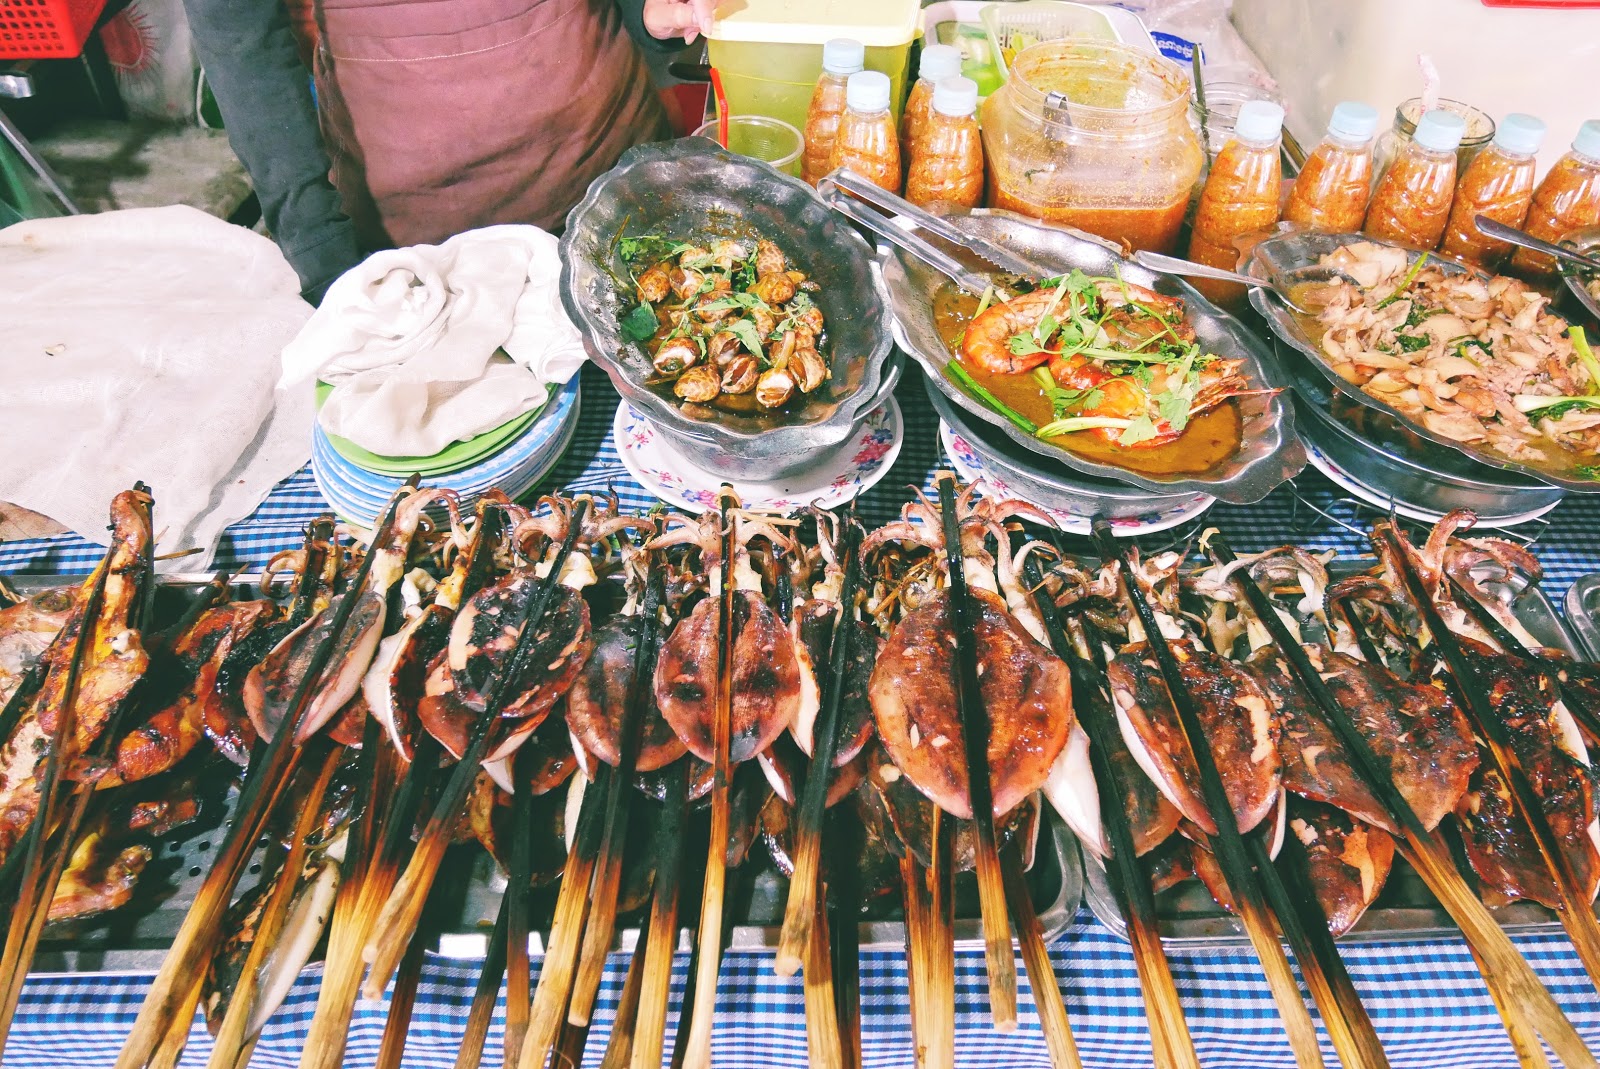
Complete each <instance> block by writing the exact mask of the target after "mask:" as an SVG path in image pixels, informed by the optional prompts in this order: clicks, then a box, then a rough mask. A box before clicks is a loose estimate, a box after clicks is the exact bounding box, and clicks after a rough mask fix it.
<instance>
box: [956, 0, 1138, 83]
mask: <svg viewBox="0 0 1600 1069" xmlns="http://www.w3.org/2000/svg"><path fill="white" fill-rule="evenodd" d="M979 18H981V19H982V20H983V26H984V29H985V30H987V31H988V32H989V44H990V45H991V46H993V48H994V53H995V55H996V56H998V57H999V59H1000V72H1001V74H1002V76H1003V75H1005V74H1006V72H1007V71H1008V70H1009V68H1010V66H1011V63H1012V61H1013V60H1014V59H1015V58H1016V55H1017V53H1018V52H1022V51H1024V50H1026V49H1028V48H1031V47H1032V46H1034V45H1036V44H1040V43H1042V42H1044V41H1062V40H1066V39H1067V38H1070V37H1093V38H1098V39H1099V40H1102V41H1115V40H1117V32H1116V29H1115V28H1114V27H1113V26H1112V25H1111V20H1110V19H1109V18H1107V17H1106V14H1105V12H1103V11H1100V10H1099V9H1098V8H1095V7H1091V6H1089V5H1088V4H1074V3H1070V2H1068V0H1013V2H1011V3H1004V4H988V5H986V6H985V7H984V9H983V13H982V14H981V15H979Z"/></svg>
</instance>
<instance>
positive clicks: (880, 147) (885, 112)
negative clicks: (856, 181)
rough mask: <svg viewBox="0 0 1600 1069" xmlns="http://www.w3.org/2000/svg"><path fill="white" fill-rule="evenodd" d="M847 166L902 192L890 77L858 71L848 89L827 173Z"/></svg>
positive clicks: (888, 188)
mask: <svg viewBox="0 0 1600 1069" xmlns="http://www.w3.org/2000/svg"><path fill="white" fill-rule="evenodd" d="M839 167H848V168H850V169H851V170H852V171H854V172H855V173H856V174H858V175H860V176H861V177H862V178H865V179H866V180H867V181H869V182H871V183H872V184H874V185H878V186H882V187H883V188H884V189H887V190H888V191H889V192H890V193H899V192H900V175H901V171H900V138H899V136H898V135H897V134H896V132H895V128H894V116H892V115H890V114H889V76H888V75H887V74H882V73H880V72H878V71H858V72H856V73H855V74H852V75H851V76H850V81H849V83H848V85H847V86H846V90H845V109H844V118H843V119H840V120H839V136H838V137H836V138H835V139H834V142H833V152H832V153H831V154H830V155H829V156H828V166H827V167H826V168H825V169H824V173H827V172H828V171H833V170H835V169H836V168H839Z"/></svg>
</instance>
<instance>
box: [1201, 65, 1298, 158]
mask: <svg viewBox="0 0 1600 1069" xmlns="http://www.w3.org/2000/svg"><path fill="white" fill-rule="evenodd" d="M1252 100H1266V101H1270V102H1271V103H1273V104H1277V105H1278V106H1279V107H1282V106H1283V100H1282V99H1281V98H1280V97H1279V96H1278V94H1276V93H1274V92H1273V91H1272V90H1270V89H1265V88H1263V87H1262V86H1259V85H1255V84H1253V83H1251V82H1222V81H1217V82H1213V81H1210V80H1209V79H1208V80H1207V81H1206V107H1205V111H1204V112H1202V111H1201V110H1200V102H1199V101H1198V100H1197V101H1195V103H1194V121H1195V124H1196V125H1197V126H1198V127H1199V128H1200V144H1201V147H1203V148H1204V149H1205V150H1206V155H1207V156H1208V157H1209V158H1210V159H1213V160H1214V159H1216V158H1217V153H1219V152H1221V151H1222V147H1223V146H1224V145H1226V144H1227V143H1228V142H1229V141H1231V140H1232V139H1233V128H1234V124H1235V123H1237V122H1238V121H1239V109H1240V108H1242V107H1244V105H1245V104H1247V103H1249V102H1250V101H1252Z"/></svg>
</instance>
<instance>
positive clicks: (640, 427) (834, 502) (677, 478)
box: [611, 397, 905, 513]
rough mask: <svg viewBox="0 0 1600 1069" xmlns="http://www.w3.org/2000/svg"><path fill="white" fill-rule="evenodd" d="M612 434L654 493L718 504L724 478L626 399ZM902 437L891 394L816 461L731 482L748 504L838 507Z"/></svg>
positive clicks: (681, 503) (879, 472)
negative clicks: (763, 478)
mask: <svg viewBox="0 0 1600 1069" xmlns="http://www.w3.org/2000/svg"><path fill="white" fill-rule="evenodd" d="M611 435H612V440H613V441H614V442H616V445H617V455H618V456H619V457H621V459H622V466H623V467H625V468H627V469H628V472H629V474H631V475H632V476H633V477H634V478H635V479H637V480H639V482H640V483H641V484H642V485H643V486H644V488H645V489H646V490H648V491H649V492H650V493H652V494H655V495H656V496H657V497H659V498H660V499H661V500H663V501H665V502H666V503H667V504H669V505H675V506H676V507H678V508H681V509H686V510H688V511H689V512H696V513H698V512H704V511H705V510H706V509H708V508H712V507H714V506H715V504H716V500H717V491H718V489H720V487H721V485H722V480H721V479H719V478H717V476H715V475H712V474H710V473H709V472H706V471H703V470H701V469H700V468H697V467H695V466H694V465H692V464H690V463H689V462H688V461H687V460H685V459H684V458H683V456H682V455H681V454H679V453H678V452H677V451H676V450H675V449H673V448H672V446H671V445H670V444H668V443H667V441H666V440H665V439H664V438H663V437H662V436H661V434H660V433H659V432H658V431H657V430H656V429H655V427H654V426H653V425H652V424H651V423H650V421H649V420H647V419H646V418H645V417H644V416H642V415H640V414H639V412H637V411H636V410H635V409H634V408H633V406H632V405H630V404H628V403H627V402H626V401H623V402H622V403H621V404H619V405H618V406H617V415H616V418H615V419H614V420H613V421H612V424H611ZM904 438H905V425H904V424H903V423H902V421H901V419H900V406H899V405H898V404H896V403H895V399H894V398H893V397H890V398H889V399H888V400H887V401H885V402H884V403H883V404H881V405H879V406H878V407H877V408H875V409H873V410H872V412H871V413H870V414H869V415H868V416H867V418H866V419H865V420H864V421H862V424H861V426H860V427H859V428H858V429H857V431H856V435H855V437H854V438H852V439H851V440H850V441H849V442H846V443H845V445H844V446H843V447H842V448H840V449H838V450H837V451H833V452H831V453H830V454H829V455H828V457H827V459H826V460H825V461H824V462H823V463H822V464H821V465H819V466H818V467H816V468H810V469H807V470H804V471H801V472H800V473H799V474H796V475H793V476H789V477H786V478H784V479H782V480H781V481H779V482H775V483H748V482H735V483H734V484H733V488H734V490H735V491H736V492H737V493H738V494H739V500H740V501H742V502H743V503H744V504H745V506H746V507H748V508H763V509H772V510H774V511H778V512H788V511H791V510H793V509H797V508H804V507H805V506H807V505H816V506H817V507H819V508H834V507H835V506H838V505H842V504H844V503H845V502H846V501H849V500H850V499H852V498H854V497H855V496H856V495H858V494H860V493H862V492H864V491H865V490H867V489H868V488H869V487H871V486H873V485H875V484H876V483H877V482H878V480H880V479H882V478H883V477H884V476H885V475H887V474H888V473H889V469H890V468H892V467H893V466H894V462H895V458H896V457H898V456H899V455H900V443H901V442H902V441H903V440H904Z"/></svg>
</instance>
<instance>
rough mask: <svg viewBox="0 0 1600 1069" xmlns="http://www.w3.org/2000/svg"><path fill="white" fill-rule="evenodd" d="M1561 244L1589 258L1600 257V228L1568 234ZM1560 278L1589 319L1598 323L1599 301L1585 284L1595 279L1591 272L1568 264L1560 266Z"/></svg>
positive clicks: (1589, 228) (1595, 227)
mask: <svg viewBox="0 0 1600 1069" xmlns="http://www.w3.org/2000/svg"><path fill="white" fill-rule="evenodd" d="M1562 244H1564V245H1571V246H1572V247H1573V248H1574V249H1577V250H1578V251H1579V252H1583V253H1588V254H1589V255H1590V256H1596V255H1600V226H1591V227H1588V228H1587V229H1584V230H1579V231H1576V232H1575V233H1572V234H1568V235H1567V236H1566V237H1565V238H1563V239H1562ZM1561 277H1562V279H1564V280H1565V281H1566V283H1567V289H1569V290H1570V291H1572V295H1573V296H1574V297H1575V298H1577V300H1578V303H1579V304H1581V305H1582V306H1583V308H1584V310H1585V311H1587V312H1588V313H1589V316H1590V318H1591V319H1593V320H1594V321H1595V322H1596V323H1600V300H1597V299H1596V298H1595V295H1594V294H1592V293H1590V292H1589V290H1588V287H1587V286H1586V285H1585V283H1588V282H1593V281H1594V280H1595V278H1596V277H1597V276H1596V275H1595V274H1594V273H1593V272H1591V271H1584V270H1582V269H1580V268H1576V267H1573V266H1572V265H1571V264H1570V263H1565V262H1563V263H1562V265H1561Z"/></svg>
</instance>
